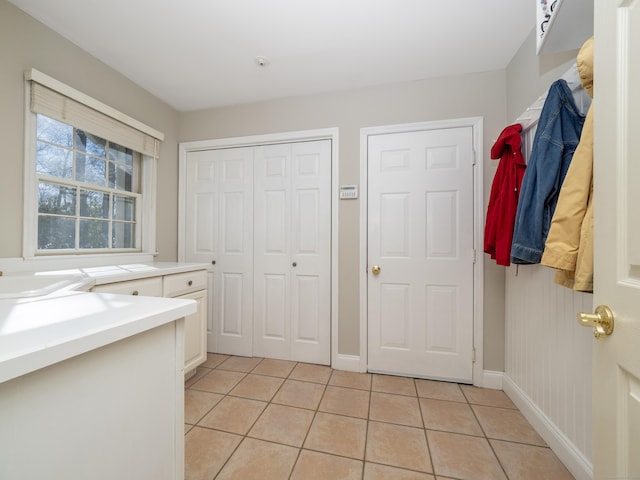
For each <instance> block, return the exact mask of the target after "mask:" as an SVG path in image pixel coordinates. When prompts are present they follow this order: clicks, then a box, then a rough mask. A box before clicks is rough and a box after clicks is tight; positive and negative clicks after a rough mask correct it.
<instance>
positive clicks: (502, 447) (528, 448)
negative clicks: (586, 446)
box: [490, 440, 573, 480]
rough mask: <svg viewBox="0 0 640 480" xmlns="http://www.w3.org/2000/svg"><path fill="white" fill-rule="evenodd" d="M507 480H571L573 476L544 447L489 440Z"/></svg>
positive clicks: (549, 450)
mask: <svg viewBox="0 0 640 480" xmlns="http://www.w3.org/2000/svg"><path fill="white" fill-rule="evenodd" d="M490 442H491V445H492V446H493V449H494V451H495V452H496V455H497V456H498V460H500V462H501V463H502V466H503V467H504V470H505V472H507V476H508V477H509V480H539V479H541V478H549V479H553V480H573V475H571V473H569V471H568V470H567V469H566V467H565V466H564V465H563V464H562V462H560V460H558V457H556V455H555V454H554V453H553V452H552V451H551V449H549V448H546V447H534V446H532V445H522V444H519V443H510V442H503V441H500V440H490Z"/></svg>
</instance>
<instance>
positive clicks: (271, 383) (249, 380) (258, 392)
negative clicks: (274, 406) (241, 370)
mask: <svg viewBox="0 0 640 480" xmlns="http://www.w3.org/2000/svg"><path fill="white" fill-rule="evenodd" d="M282 382H284V379H282V378H277V377H267V376H265V375H254V374H253V373H250V374H248V375H247V376H246V377H244V378H243V379H242V380H241V381H240V383H238V384H237V385H236V386H235V387H234V388H233V390H231V391H230V392H229V395H235V396H237V397H245V398H253V399H254V400H264V401H265V402H268V401H269V400H271V399H272V398H273V396H274V395H275V394H276V392H277V391H278V389H279V388H280V385H282Z"/></svg>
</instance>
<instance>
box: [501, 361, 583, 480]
mask: <svg viewBox="0 0 640 480" xmlns="http://www.w3.org/2000/svg"><path fill="white" fill-rule="evenodd" d="M502 384H503V390H504V392H505V393H506V394H507V395H508V396H509V398H511V400H512V401H513V403H515V404H516V406H517V407H518V408H519V409H520V412H522V414H523V415H524V416H525V418H526V419H527V420H528V421H529V423H530V424H531V425H532V426H533V428H534V429H535V430H536V432H538V434H539V435H540V436H541V437H542V438H543V439H544V441H545V442H547V444H548V445H549V447H551V450H553V452H554V453H555V454H556V455H557V456H558V458H559V459H560V461H561V462H562V463H564V465H565V466H566V467H567V469H568V470H569V471H570V472H571V474H572V475H573V476H574V477H575V478H576V480H592V479H593V465H592V464H591V462H590V461H589V460H588V459H587V458H585V456H584V455H583V454H582V453H581V452H580V451H579V450H578V449H577V448H576V447H575V445H574V444H573V443H572V442H571V441H570V440H569V439H568V438H567V437H566V436H565V435H564V433H562V431H561V430H560V429H559V428H558V427H557V426H556V424H555V423H553V422H552V421H551V420H550V419H549V418H548V417H547V416H546V415H545V414H544V412H543V411H542V410H540V408H539V407H538V405H536V404H535V403H534V402H533V401H532V400H531V399H530V398H529V396H528V395H527V394H526V393H524V392H523V391H522V390H521V389H520V387H518V385H516V383H515V382H514V381H513V380H512V379H511V378H509V376H508V375H507V374H506V373H505V374H504V375H503V376H502Z"/></svg>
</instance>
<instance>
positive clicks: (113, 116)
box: [27, 70, 164, 158]
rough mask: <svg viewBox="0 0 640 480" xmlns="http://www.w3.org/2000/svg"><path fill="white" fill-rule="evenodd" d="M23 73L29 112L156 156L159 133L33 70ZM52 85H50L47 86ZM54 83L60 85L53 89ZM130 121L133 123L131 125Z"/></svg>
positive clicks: (159, 139)
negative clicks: (28, 88)
mask: <svg viewBox="0 0 640 480" xmlns="http://www.w3.org/2000/svg"><path fill="white" fill-rule="evenodd" d="M27 77H28V78H29V79H30V80H31V107H30V108H31V111H32V112H34V113H41V114H43V115H46V116H48V117H51V118H54V119H56V120H59V121H61V122H64V123H67V124H70V125H73V126H75V127H77V128H80V129H81V130H85V131H87V132H90V133H93V134H95V135H98V136H99V137H102V138H108V139H109V140H111V141H113V142H115V143H117V144H119V145H122V146H124V147H128V148H131V149H132V150H135V151H137V152H140V153H142V154H143V155H148V156H150V157H152V158H158V152H159V143H160V141H161V140H162V139H163V137H164V135H163V134H162V133H160V132H156V131H154V130H153V129H152V128H151V127H147V126H146V125H143V124H141V123H139V122H137V121H135V120H133V119H130V118H129V117H127V116H126V115H125V114H123V113H120V112H118V111H117V110H114V109H112V108H110V107H108V106H106V105H104V104H101V103H100V102H98V101H96V100H94V99H92V98H90V97H87V96H85V95H84V94H82V93H81V92H78V91H76V90H74V89H72V88H71V87H68V86H66V85H64V84H62V83H59V82H57V81H55V80H53V79H51V78H50V77H47V76H46V75H44V74H41V73H40V72H37V71H36V70H32V71H30V72H27ZM52 86H53V87H54V88H51V87H52ZM56 86H62V87H63V88H59V89H55V87H56ZM58 90H64V91H63V92H60V91H58ZM73 97H77V98H79V99H80V100H82V101H79V100H78V99H77V98H73ZM87 100H89V101H90V102H88V101H87ZM88 103H89V104H88ZM121 119H123V120H124V121H121ZM127 120H129V121H127ZM131 123H134V124H136V125H135V126H132V125H130V124H131ZM138 127H140V128H138ZM144 130H146V131H144Z"/></svg>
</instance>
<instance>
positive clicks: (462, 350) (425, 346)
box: [368, 127, 474, 382]
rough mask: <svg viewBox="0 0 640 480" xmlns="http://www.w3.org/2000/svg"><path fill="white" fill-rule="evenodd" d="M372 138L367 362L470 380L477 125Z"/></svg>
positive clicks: (405, 371) (378, 367)
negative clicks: (376, 272)
mask: <svg viewBox="0 0 640 480" xmlns="http://www.w3.org/2000/svg"><path fill="white" fill-rule="evenodd" d="M368 139H369V140H368V209H369V212H368V368H369V370H371V371H379V372H387V373H398V374H405V375H415V376H421V377H430V378H440V379H450V380H456V381H461V382H471V380H472V366H473V272H474V244H473V225H474V215H473V212H474V204H473V163H474V161H473V160H474V155H473V130H472V128H471V127H459V128H446V129H439V130H426V131H417V132H406V133H392V134H384V135H371V136H369V137H368ZM374 267H379V268H380V271H379V273H378V274H375V272H374Z"/></svg>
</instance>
